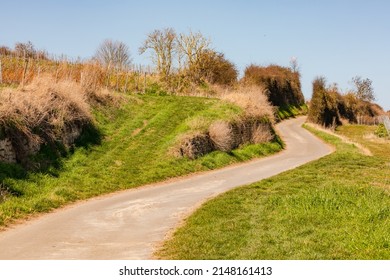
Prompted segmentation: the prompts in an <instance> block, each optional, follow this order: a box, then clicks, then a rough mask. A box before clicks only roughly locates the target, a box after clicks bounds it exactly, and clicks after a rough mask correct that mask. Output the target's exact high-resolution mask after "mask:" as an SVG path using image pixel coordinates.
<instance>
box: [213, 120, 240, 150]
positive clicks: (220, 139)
mask: <svg viewBox="0 0 390 280" xmlns="http://www.w3.org/2000/svg"><path fill="white" fill-rule="evenodd" d="M209 135H210V138H211V140H212V141H213V143H214V145H215V146H216V148H217V149H218V150H220V151H223V152H228V151H231V150H232V149H233V146H234V138H233V134H232V127H231V125H230V124H229V123H228V122H226V121H221V120H218V121H215V122H214V123H212V124H211V125H210V128H209Z"/></svg>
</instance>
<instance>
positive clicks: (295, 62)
mask: <svg viewBox="0 0 390 280" xmlns="http://www.w3.org/2000/svg"><path fill="white" fill-rule="evenodd" d="M290 68H291V71H293V72H294V73H298V72H299V64H298V59H297V58H296V57H295V56H293V57H291V59H290Z"/></svg>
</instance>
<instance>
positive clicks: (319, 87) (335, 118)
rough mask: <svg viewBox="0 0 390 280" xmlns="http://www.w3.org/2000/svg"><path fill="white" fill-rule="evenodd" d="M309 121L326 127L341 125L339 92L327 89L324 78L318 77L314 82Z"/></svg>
mask: <svg viewBox="0 0 390 280" xmlns="http://www.w3.org/2000/svg"><path fill="white" fill-rule="evenodd" d="M308 120H309V121H311V122H313V123H316V124H320V125H323V126H325V127H330V126H335V125H340V124H341V121H340V115H339V111H338V93H337V90H336V89H335V88H327V86H326V80H325V78H324V77H318V78H316V79H315V80H314V81H313V96H312V99H311V101H310V106H309V113H308Z"/></svg>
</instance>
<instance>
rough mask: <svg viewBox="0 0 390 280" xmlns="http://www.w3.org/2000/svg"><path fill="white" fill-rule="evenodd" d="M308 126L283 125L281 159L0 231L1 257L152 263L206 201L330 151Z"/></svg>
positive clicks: (84, 205) (106, 199)
mask: <svg viewBox="0 0 390 280" xmlns="http://www.w3.org/2000/svg"><path fill="white" fill-rule="evenodd" d="M304 121H305V118H303V117H301V118H297V119H291V120H287V121H284V122H282V123H280V124H278V125H277V129H278V131H279V134H280V135H281V137H282V138H283V140H284V141H285V143H286V144H287V146H286V149H285V150H284V151H282V152H280V153H278V154H276V155H273V156H270V157H267V158H263V159H258V160H253V161H251V162H248V163H244V164H239V165H235V166H230V167H226V168H223V169H220V170H216V171H209V172H205V173H201V174H197V175H192V176H188V177H186V178H181V179H175V180H171V181H169V182H164V183H157V184H153V185H150V186H145V187H140V188H137V189H131V190H128V191H123V192H120V193H117V194H113V195H107V196H103V197H100V198H95V199H91V200H88V201H86V202H81V203H77V204H75V205H72V206H69V207H66V208H65V209H62V210H58V211H55V212H53V213H50V214H46V215H43V216H42V217H40V218H37V219H34V220H32V221H29V222H26V223H24V224H21V225H17V226H15V227H13V228H11V229H9V230H7V231H4V232H1V233H0V259H150V258H152V254H153V250H154V248H155V247H156V246H158V245H159V244H161V242H162V241H163V240H164V238H165V237H166V235H167V234H168V233H169V232H171V231H172V230H173V229H174V228H175V227H176V226H178V225H179V224H180V222H181V221H182V219H183V217H185V216H186V215H188V214H190V213H191V212H192V211H193V210H194V209H195V208H196V207H199V206H200V205H201V203H202V202H204V201H205V200H207V199H210V198H212V197H214V196H216V195H218V194H220V193H222V192H225V191H227V190H229V189H232V188H234V187H237V186H240V185H244V184H249V183H253V182H256V181H259V180H262V179H264V178H267V177H270V176H273V175H276V174H278V173H281V172H283V171H285V170H288V169H293V168H295V167H297V166H299V165H302V164H304V163H306V162H309V161H312V160H315V159H318V158H320V157H322V156H324V155H327V154H329V153H331V151H332V150H331V148H330V147H329V146H327V145H326V144H324V143H323V142H321V141H320V140H318V139H317V138H316V137H314V136H313V135H311V134H310V133H309V132H307V131H306V130H305V129H303V128H302V127H301V125H302V124H303V122H304Z"/></svg>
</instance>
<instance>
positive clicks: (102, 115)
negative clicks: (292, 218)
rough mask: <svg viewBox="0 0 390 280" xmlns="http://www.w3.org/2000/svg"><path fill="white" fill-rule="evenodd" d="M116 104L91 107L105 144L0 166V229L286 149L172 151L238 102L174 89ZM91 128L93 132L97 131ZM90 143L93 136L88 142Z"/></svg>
mask: <svg viewBox="0 0 390 280" xmlns="http://www.w3.org/2000/svg"><path fill="white" fill-rule="evenodd" d="M126 98H128V99H129V102H128V103H126V104H125V105H123V107H122V108H121V109H120V110H118V109H117V108H115V109H107V108H106V109H105V110H104V111H102V110H96V111H95V112H94V115H95V118H96V120H97V121H96V123H97V126H98V130H99V133H100V135H101V137H102V140H101V143H100V145H89V146H83V147H82V146H81V147H77V148H75V150H74V151H73V153H72V154H70V155H68V156H67V157H66V158H63V159H61V160H60V162H59V163H58V167H52V168H50V169H49V170H48V171H47V172H41V173H25V172H23V170H20V168H19V167H18V166H13V165H6V164H2V165H1V166H0V187H1V190H4V191H2V192H1V193H4V196H2V199H1V201H3V202H2V203H0V228H1V227H4V226H7V225H9V224H11V223H12V222H15V221H16V220H18V219H25V218H28V217H30V216H32V215H34V214H37V213H40V212H49V211H51V210H52V209H54V208H58V207H60V206H63V205H65V204H69V203H71V202H74V201H77V200H81V199H87V198H90V197H94V196H98V195H101V194H105V193H110V192H115V191H119V190H123V189H129V188H133V187H137V186H140V185H144V184H148V183H153V182H157V181H161V180H165V179H168V178H172V177H177V176H182V175H186V174H189V173H192V172H197V171H206V170H210V169H214V168H218V167H222V166H226V165H228V164H232V163H236V162H241V161H244V160H249V159H252V158H255V157H261V156H266V155H269V154H272V153H275V152H277V151H280V150H281V149H282V143H281V142H280V141H275V142H272V143H266V144H260V145H247V146H243V147H241V148H240V149H237V150H234V151H232V152H230V153H223V152H213V153H211V154H208V155H206V156H204V157H201V158H199V159H197V160H189V159H187V158H179V159H178V158H175V157H174V156H173V155H170V154H169V148H170V147H171V146H172V145H174V143H175V141H176V138H177V136H178V135H180V134H181V133H185V132H187V131H188V130H191V129H193V128H191V126H190V125H188V124H189V123H191V122H194V119H197V118H201V119H202V120H203V121H204V122H206V123H211V122H212V121H213V120H216V119H229V118H231V117H232V116H234V115H237V114H240V112H241V109H240V108H238V107H237V106H235V105H232V104H229V103H225V102H221V101H220V100H215V99H206V98H197V97H175V96H164V97H160V96H150V95H133V96H127V97H126ZM92 135H94V134H92ZM89 142H91V141H89Z"/></svg>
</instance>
